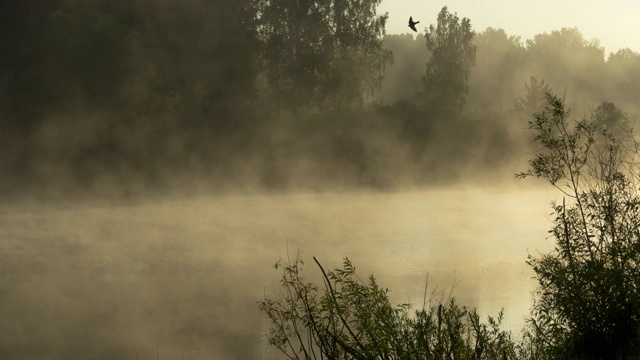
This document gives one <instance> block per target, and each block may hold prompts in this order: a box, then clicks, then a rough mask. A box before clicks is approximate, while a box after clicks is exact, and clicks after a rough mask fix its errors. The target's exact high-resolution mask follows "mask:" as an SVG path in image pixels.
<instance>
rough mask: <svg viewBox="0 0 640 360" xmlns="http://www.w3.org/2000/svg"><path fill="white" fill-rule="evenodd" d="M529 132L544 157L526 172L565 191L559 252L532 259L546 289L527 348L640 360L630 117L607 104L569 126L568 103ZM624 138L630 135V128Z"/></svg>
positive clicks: (556, 354) (554, 107)
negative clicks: (624, 128)
mask: <svg viewBox="0 0 640 360" xmlns="http://www.w3.org/2000/svg"><path fill="white" fill-rule="evenodd" d="M547 102H548V106H547V107H546V108H545V109H544V110H543V111H541V112H538V113H536V114H535V115H534V117H533V119H532V120H531V121H530V123H529V127H530V128H531V129H532V130H533V131H534V132H535V137H534V141H535V142H536V143H538V144H540V145H541V146H542V149H541V150H540V151H539V152H538V153H537V154H536V155H535V157H534V158H533V159H532V160H530V162H529V164H530V169H529V170H528V171H527V172H523V173H520V174H518V175H517V176H518V177H528V176H535V177H540V178H543V179H545V180H546V181H548V182H549V183H550V184H551V185H553V186H555V187H556V188H557V189H558V190H560V191H562V193H563V194H564V196H565V197H564V198H563V200H562V204H554V206H553V209H554V214H555V220H554V226H553V229H552V230H551V231H550V232H551V234H552V235H553V237H554V238H555V241H556V246H555V249H554V250H553V251H552V252H551V253H549V254H544V255H540V256H530V257H529V261H528V263H529V264H530V265H531V266H532V268H533V270H534V271H535V273H536V277H537V280H538V282H539V284H540V288H539V291H538V293H537V299H536V302H535V304H534V307H533V312H532V317H531V318H530V319H529V322H530V325H531V327H530V329H531V331H530V337H529V339H530V340H531V341H532V342H533V343H536V344H537V346H538V347H539V348H541V349H543V350H544V353H545V354H546V355H547V356H548V357H550V358H572V359H573V358H578V359H613V358H628V357H629V356H634V355H635V356H637V355H638V353H637V350H638V345H639V344H638V340H639V335H640V333H639V331H640V268H639V265H640V246H638V244H639V243H640V232H639V231H638V228H640V197H638V193H637V190H636V189H638V186H637V183H636V180H637V179H638V173H637V160H638V152H637V149H636V146H635V141H634V139H633V135H632V132H630V131H621V132H614V131H611V126H610V125H609V124H618V125H622V126H626V125H625V122H626V120H625V117H624V113H623V112H621V111H619V110H618V109H616V108H615V106H613V105H612V104H608V103H603V104H602V105H601V106H599V107H598V108H597V109H596V111H594V112H593V113H592V117H591V119H586V118H585V119H582V120H579V121H575V120H572V119H571V118H570V113H569V111H568V110H567V109H566V107H565V105H564V101H563V100H562V99H560V98H558V97H556V96H555V95H552V94H547ZM627 129H628V128H627Z"/></svg>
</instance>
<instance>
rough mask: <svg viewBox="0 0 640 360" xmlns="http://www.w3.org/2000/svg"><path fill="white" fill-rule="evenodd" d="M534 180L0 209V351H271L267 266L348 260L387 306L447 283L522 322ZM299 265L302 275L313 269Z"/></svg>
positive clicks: (540, 206)
mask: <svg viewBox="0 0 640 360" xmlns="http://www.w3.org/2000/svg"><path fill="white" fill-rule="evenodd" d="M551 200H553V196H552V195H551V194H550V193H548V192H546V191H540V190H522V189H520V190H518V191H516V190H499V189H492V190H465V189H455V190H453V189H446V190H432V191H423V192H404V193H375V194H370V193H357V194H326V195H305V194H298V195H254V196H222V197H221V196H212V197H206V198H189V199H172V200H156V201H146V202H130V203H104V202H103V203H100V204H88V203H83V204H64V205H63V204H58V205H52V204H48V205H46V206H43V205H38V204H33V203H32V204H30V205H23V206H14V207H11V208H8V207H5V208H2V210H1V211H0V238H1V239H2V241H1V242H0V303H1V304H2V306H1V307H0V318H1V319H2V321H1V322H0V333H1V334H2V336H1V337H0V342H1V344H0V349H2V350H1V351H2V352H3V353H1V354H0V358H82V357H86V358H104V359H123V358H129V359H155V358H156V357H157V358H161V359H211V358H215V359H240V358H246V359H249V358H258V359H259V358H272V357H273V356H274V353H273V352H272V351H271V350H269V349H268V347H267V345H266V343H265V341H264V337H263V334H264V333H265V331H266V330H267V326H268V324H267V323H266V322H265V321H264V320H263V317H262V316H261V314H260V313H259V312H258V310H257V305H256V302H257V301H259V300H260V299H261V298H262V297H263V296H264V294H276V293H277V291H278V290H279V288H278V280H279V273H278V272H277V271H275V270H274V269H273V264H274V262H275V261H276V260H277V259H278V258H279V257H281V256H284V257H286V256H287V252H288V253H289V254H290V256H291V257H295V255H296V253H297V252H298V251H300V252H301V255H300V256H301V257H302V258H303V259H305V260H311V256H316V257H317V258H318V259H319V260H320V262H321V263H322V264H323V266H324V267H325V268H335V267H338V266H340V265H341V259H342V258H343V257H345V256H346V257H349V259H351V260H352V261H353V263H354V264H355V265H356V268H357V271H358V273H359V274H360V275H361V276H362V275H364V276H366V275H368V274H370V273H373V274H374V275H375V276H376V277H377V279H378V280H379V282H380V283H381V285H382V286H384V287H388V288H389V289H390V290H391V299H392V301H393V302H394V303H401V302H407V301H409V302H411V303H414V304H417V305H420V304H421V303H422V299H423V293H424V286H425V277H426V274H427V273H429V289H430V290H433V289H434V288H435V287H436V285H438V288H440V289H445V290H446V294H445V296H446V295H448V293H449V292H448V290H449V288H450V287H451V286H452V285H453V284H454V282H456V281H457V282H459V284H458V285H457V286H456V288H455V289H454V291H453V295H454V296H455V297H456V298H457V299H459V300H460V302H461V303H464V304H466V305H470V306H474V307H477V308H478V309H479V311H480V312H481V313H482V314H483V315H487V314H493V315H495V314H497V312H498V311H499V310H500V309H501V308H504V309H505V316H506V321H505V323H506V326H507V328H509V329H512V330H514V331H517V330H518V329H519V328H520V326H522V324H523V317H524V316H525V315H526V314H527V311H528V307H529V305H530V303H531V301H530V300H531V291H532V290H533V289H534V286H535V282H534V280H532V279H531V278H532V276H533V273H532V271H531V270H530V269H529V268H528V267H527V265H526V264H525V260H526V256H527V254H528V253H529V252H532V253H534V252H535V251H536V249H538V250H543V251H544V250H547V249H549V248H551V246H552V242H553V241H552V240H551V239H547V235H548V234H547V231H548V230H549V227H550V225H551V224H550V220H549V215H548V213H549V212H550V208H549V203H550V201H551ZM313 265H314V264H313V261H307V262H306V267H305V274H306V275H307V276H308V277H309V279H311V280H314V279H317V274H318V271H317V268H315V267H314V266H313Z"/></svg>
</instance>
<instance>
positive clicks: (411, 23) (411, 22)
mask: <svg viewBox="0 0 640 360" xmlns="http://www.w3.org/2000/svg"><path fill="white" fill-rule="evenodd" d="M416 24H420V21H416V22H413V17H411V16H409V27H410V28H411V30H413V31H415V32H418V30H417V29H416Z"/></svg>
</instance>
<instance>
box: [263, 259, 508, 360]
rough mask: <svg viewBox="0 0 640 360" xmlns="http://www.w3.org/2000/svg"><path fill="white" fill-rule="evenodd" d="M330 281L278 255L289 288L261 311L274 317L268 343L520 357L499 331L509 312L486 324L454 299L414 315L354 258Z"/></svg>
mask: <svg viewBox="0 0 640 360" xmlns="http://www.w3.org/2000/svg"><path fill="white" fill-rule="evenodd" d="M314 261H315V262H316V264H317V265H318V267H319V268H320V271H321V273H322V275H323V279H324V286H323V287H318V286H317V285H314V284H313V283H310V282H307V281H306V280H305V279H304V278H303V276H302V265H303V261H302V260H300V259H299V258H297V259H296V260H295V261H294V262H293V263H289V262H283V261H282V260H280V261H278V262H277V263H276V265H275V268H276V269H282V278H281V284H282V288H283V291H282V293H281V294H280V296H279V297H277V298H276V299H272V298H269V297H265V299H264V300H262V301H261V302H260V303H259V308H260V310H261V311H262V312H263V313H264V314H265V315H266V317H267V318H268V319H270V320H271V328H270V331H269V334H268V340H269V344H271V345H272V346H275V347H276V348H277V349H279V350H280V351H281V352H282V353H283V354H285V355H286V357H287V358H289V359H318V358H320V359H324V358H326V359H499V358H504V359H513V358H515V357H516V350H517V349H516V347H515V344H514V342H513V340H512V339H511V333H510V332H506V331H504V330H501V329H500V324H501V322H502V319H503V315H502V312H501V313H500V314H499V315H498V316H497V317H496V318H493V317H489V318H488V323H486V324H485V323H482V322H481V321H480V316H479V315H478V313H477V312H476V311H475V310H469V309H468V308H466V307H464V306H463V307H460V306H459V305H458V304H457V303H456V301H455V299H454V298H450V299H449V300H448V301H444V302H443V301H435V297H436V292H435V291H434V292H433V293H432V294H431V297H430V298H429V299H427V292H426V289H425V301H424V304H423V307H422V309H420V310H417V311H415V313H414V314H413V316H412V314H411V313H410V309H411V306H410V305H409V304H400V305H397V306H393V305H391V303H390V302H389V297H388V289H384V288H381V287H380V286H379V285H378V283H377V282H376V280H375V278H374V277H373V276H369V278H368V280H367V281H366V282H365V281H363V280H361V279H360V278H359V277H358V276H357V275H356V271H355V267H354V266H353V265H352V264H351V262H350V261H349V259H346V258H345V259H344V264H343V267H342V269H335V270H333V271H329V272H325V270H324V269H323V268H322V266H321V265H320V263H319V262H318V260H316V258H315V257H314Z"/></svg>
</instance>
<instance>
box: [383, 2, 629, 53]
mask: <svg viewBox="0 0 640 360" xmlns="http://www.w3.org/2000/svg"><path fill="white" fill-rule="evenodd" d="M445 5H446V6H448V7H449V11H451V12H457V13H458V16H460V17H461V18H462V17H468V18H469V19H471V24H472V25H473V27H474V29H475V30H476V31H482V30H484V29H486V28H487V27H488V26H491V27H494V28H502V29H504V30H505V31H506V32H507V34H509V35H519V36H521V37H522V39H523V40H525V39H530V38H532V37H533V36H534V35H536V34H540V33H543V32H551V31H553V30H559V29H561V28H563V27H577V28H578V29H579V30H580V31H581V32H582V34H583V35H584V37H585V38H586V39H587V40H591V39H594V38H597V39H598V40H600V44H601V45H602V46H604V47H605V52H606V53H607V54H609V53H610V52H615V51H617V50H618V49H621V48H625V47H628V48H630V49H631V50H633V51H636V52H640V36H639V35H638V34H640V1H638V0H615V1H611V0H609V1H606V0H527V1H524V0H449V1H433V0H383V1H382V4H381V5H380V8H379V9H378V12H379V13H384V12H389V22H388V23H387V33H389V34H401V33H405V32H410V29H409V28H408V27H407V22H408V20H409V16H413V19H414V20H415V21H418V20H419V21H420V24H418V31H423V30H424V28H425V27H426V26H429V24H433V23H435V22H436V20H437V16H438V12H439V11H440V9H442V7H443V6H445Z"/></svg>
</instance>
